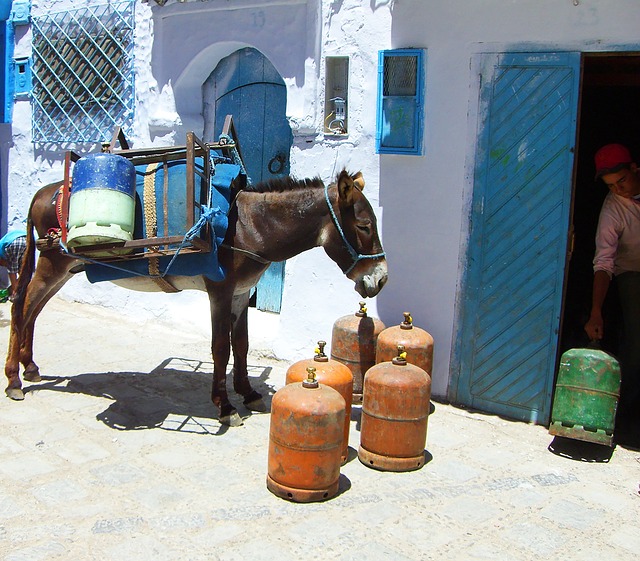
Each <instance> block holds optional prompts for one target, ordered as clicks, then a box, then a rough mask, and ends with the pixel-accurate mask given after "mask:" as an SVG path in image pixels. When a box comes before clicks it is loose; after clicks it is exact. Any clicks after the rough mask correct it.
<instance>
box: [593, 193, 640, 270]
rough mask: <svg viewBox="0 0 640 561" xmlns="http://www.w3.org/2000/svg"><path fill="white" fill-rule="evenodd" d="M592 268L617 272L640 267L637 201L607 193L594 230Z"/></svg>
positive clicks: (639, 220) (639, 221)
mask: <svg viewBox="0 0 640 561" xmlns="http://www.w3.org/2000/svg"><path fill="white" fill-rule="evenodd" d="M593 270H594V271H606V272H607V273H609V276H611V275H619V274H621V273H625V272H627V271H640V204H639V203H637V202H634V201H632V200H631V199H626V198H624V197H620V196H619V195H616V194H614V193H611V192H610V193H609V194H608V195H607V196H606V198H605V199H604V202H603V203H602V210H601V211H600V219H599V221H598V229H597V231H596V253H595V257H594V259H593Z"/></svg>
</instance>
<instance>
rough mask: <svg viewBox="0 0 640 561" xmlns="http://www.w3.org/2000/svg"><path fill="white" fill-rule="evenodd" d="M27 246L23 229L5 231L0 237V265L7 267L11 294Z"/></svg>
mask: <svg viewBox="0 0 640 561" xmlns="http://www.w3.org/2000/svg"><path fill="white" fill-rule="evenodd" d="M26 248H27V233H26V232H25V231H23V230H14V231H11V232H7V233H6V234H5V235H4V236H3V237H2V238H0V266H2V267H6V268H7V273H8V274H9V282H10V283H11V291H10V292H11V296H9V299H10V300H13V295H15V293H16V289H17V288H18V273H19V272H20V264H21V263H22V256H23V255H24V252H25V249H26Z"/></svg>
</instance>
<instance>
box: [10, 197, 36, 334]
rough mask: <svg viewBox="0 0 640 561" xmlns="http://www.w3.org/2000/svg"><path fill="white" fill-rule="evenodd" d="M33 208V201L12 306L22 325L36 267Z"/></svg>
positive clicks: (12, 314) (14, 319) (13, 313)
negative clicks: (28, 292)
mask: <svg viewBox="0 0 640 561" xmlns="http://www.w3.org/2000/svg"><path fill="white" fill-rule="evenodd" d="M32 210H33V201H32V202H31V206H30V207H29V214H28V215H27V247H26V249H25V251H24V254H23V255H22V263H21V265H20V272H19V273H18V287H17V289H16V294H15V296H14V299H13V306H12V308H11V316H12V319H13V321H14V325H22V319H23V312H24V301H25V297H26V295H27V286H29V282H31V278H32V277H33V273H34V271H35V268H36V240H35V236H34V234H33V230H34V228H33V220H32V218H31V212H32Z"/></svg>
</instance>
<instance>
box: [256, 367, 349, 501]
mask: <svg viewBox="0 0 640 561" xmlns="http://www.w3.org/2000/svg"><path fill="white" fill-rule="evenodd" d="M307 373H308V375H307V379H306V380H305V381H303V382H302V383H292V384H288V385H286V386H284V387H283V388H280V389H279V390H278V391H277V392H276V393H275V395H274V396H273V400H272V401H271V424H270V427H269V458H268V473H267V488H268V489H269V491H271V492H272V493H273V494H274V495H277V496H279V497H282V498H284V499H289V500H291V501H296V502H311V501H321V500H324V499H329V498H331V497H333V496H334V495H335V494H336V493H337V492H338V480H339V478H340V454H341V452H342V440H343V436H342V427H343V426H344V410H345V402H344V398H343V397H342V396H341V395H340V394H339V393H338V392H337V391H336V390H334V389H333V388H330V387H329V386H325V385H323V384H319V383H318V381H317V380H316V375H315V369H314V368H313V367H308V368H307Z"/></svg>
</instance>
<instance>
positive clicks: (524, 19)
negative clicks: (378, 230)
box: [378, 0, 640, 396]
mask: <svg viewBox="0 0 640 561" xmlns="http://www.w3.org/2000/svg"><path fill="white" fill-rule="evenodd" d="M638 22H640V2H637V1H635V0H509V1H507V0H483V1H482V2H478V1H477V0H447V1H446V2H424V1H423V0H396V1H395V2H394V5H393V18H392V39H391V43H392V47H393V48H400V47H409V46H411V47H425V48H427V49H428V51H427V53H428V54H427V56H428V62H427V86H426V88H427V89H426V133H425V146H426V150H425V156H424V157H421V158H416V157H409V156H387V155H385V156H381V157H380V159H379V162H380V203H381V206H382V207H383V209H384V244H385V249H386V251H387V254H388V262H389V283H388V285H387V287H385V289H384V290H383V291H382V293H381V294H380V295H379V296H378V312H379V314H380V317H381V318H382V319H383V320H384V321H387V322H388V321H390V319H389V318H391V317H395V316H397V312H398V311H399V310H401V309H404V308H406V309H408V310H411V311H412V312H413V315H414V319H415V322H416V324H417V325H420V326H422V327H424V328H425V329H427V330H428V331H429V332H430V333H431V334H432V335H433V337H434V340H435V353H434V355H435V356H434V373H433V393H434V394H435V395H438V396H443V395H446V392H447V385H448V382H449V374H450V372H449V366H450V361H451V349H452V344H453V341H454V337H456V336H459V337H464V333H457V332H456V303H457V300H458V299H459V298H460V294H459V283H460V280H461V275H462V273H463V270H464V256H465V249H466V248H465V243H466V237H467V232H468V221H467V215H468V209H469V206H470V202H471V190H472V185H471V180H472V176H473V165H474V151H475V138H476V130H477V128H476V127H477V121H476V119H475V116H474V111H475V110H476V108H477V97H478V96H477V83H476V80H475V77H473V76H471V72H470V60H471V57H472V55H473V54H475V53H479V52H502V51H507V50H518V51H523V50H534V51H552V50H554V49H556V50H575V51H604V50H612V49H614V48H621V47H623V46H624V45H629V47H628V48H631V49H633V50H636V51H640V35H639V34H638ZM409 241H411V243H409Z"/></svg>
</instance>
